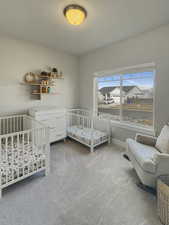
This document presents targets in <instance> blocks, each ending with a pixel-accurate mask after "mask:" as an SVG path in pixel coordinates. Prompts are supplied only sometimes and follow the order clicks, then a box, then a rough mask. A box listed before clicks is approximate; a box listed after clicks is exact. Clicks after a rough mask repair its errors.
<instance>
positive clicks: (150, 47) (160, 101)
mask: <svg viewBox="0 0 169 225" xmlns="http://www.w3.org/2000/svg"><path fill="white" fill-rule="evenodd" d="M105 35H106V34H105ZM151 62H154V63H156V90H155V130H156V131H157V133H158V132H159V131H160V129H161V127H162V126H163V125H164V124H165V123H166V122H167V121H169V104H168V96H169V25H167V26H163V27H160V28H158V29H156V30H153V31H150V32H147V33H143V34H141V35H139V36H137V37H134V38H130V39H128V40H125V41H121V42H117V43H115V44H112V45H109V46H107V47H104V48H100V49H98V50H96V51H93V52H91V53H88V54H86V55H83V56H81V57H80V106H81V107H84V108H89V109H92V107H93V73H95V72H99V71H104V70H113V69H116V68H122V67H126V66H133V65H139V64H144V63H151ZM135 133H136V131H131V130H127V129H121V128H117V127H116V128H115V127H113V137H114V138H117V139H119V140H122V141H124V140H125V139H126V138H128V137H134V136H135Z"/></svg>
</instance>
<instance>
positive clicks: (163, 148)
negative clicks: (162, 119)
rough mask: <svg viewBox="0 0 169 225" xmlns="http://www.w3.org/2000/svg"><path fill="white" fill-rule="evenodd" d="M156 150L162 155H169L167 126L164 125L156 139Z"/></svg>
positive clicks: (168, 128)
mask: <svg viewBox="0 0 169 225" xmlns="http://www.w3.org/2000/svg"><path fill="white" fill-rule="evenodd" d="M156 148H157V149H158V150H159V151H160V152H162V153H167V154H168V153H169V126H168V125H165V126H164V127H163V129H162V130H161V133H160V135H159V137H158V138H157V142H156Z"/></svg>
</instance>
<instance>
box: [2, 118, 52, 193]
mask: <svg viewBox="0 0 169 225" xmlns="http://www.w3.org/2000/svg"><path fill="white" fill-rule="evenodd" d="M42 170H45V173H46V175H47V174H48V173H49V131H48V128H46V127H44V126H43V125H42V124H41V123H39V122H37V121H35V120H33V119H32V118H31V117H29V116H27V115H16V116H8V117H1V118H0V197H2V189H3V188H5V187H7V186H9V185H11V184H13V183H16V182H18V181H20V180H22V179H24V178H26V177H29V176H31V175H33V174H34V173H37V172H39V171H42Z"/></svg>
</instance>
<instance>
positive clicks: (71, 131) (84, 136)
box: [67, 126, 108, 145]
mask: <svg viewBox="0 0 169 225" xmlns="http://www.w3.org/2000/svg"><path fill="white" fill-rule="evenodd" d="M67 132H68V135H70V136H72V137H75V138H76V139H80V140H81V141H83V142H85V143H87V144H89V145H90V144H91V141H92V138H93V143H94V145H96V144H98V143H101V142H103V141H106V140H107V138H108V136H107V134H106V133H105V132H102V131H99V130H96V129H91V128H85V127H82V126H71V127H69V128H68V129H67Z"/></svg>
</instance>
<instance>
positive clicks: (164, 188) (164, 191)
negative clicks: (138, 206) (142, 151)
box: [157, 176, 169, 225]
mask: <svg viewBox="0 0 169 225" xmlns="http://www.w3.org/2000/svg"><path fill="white" fill-rule="evenodd" d="M157 209H158V216H159V217H160V220H161V222H162V223H163V224H164V225H169V176H160V177H159V178H158V180H157Z"/></svg>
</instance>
